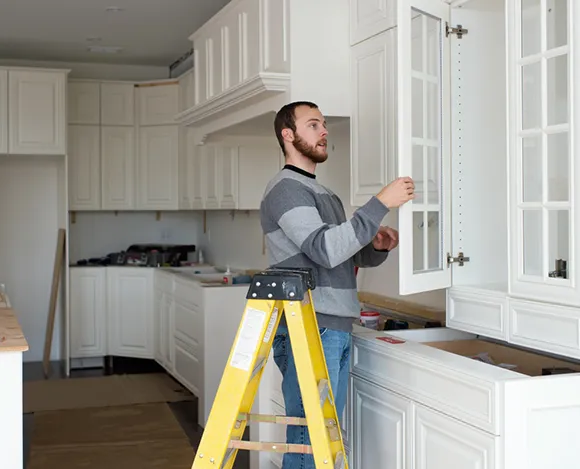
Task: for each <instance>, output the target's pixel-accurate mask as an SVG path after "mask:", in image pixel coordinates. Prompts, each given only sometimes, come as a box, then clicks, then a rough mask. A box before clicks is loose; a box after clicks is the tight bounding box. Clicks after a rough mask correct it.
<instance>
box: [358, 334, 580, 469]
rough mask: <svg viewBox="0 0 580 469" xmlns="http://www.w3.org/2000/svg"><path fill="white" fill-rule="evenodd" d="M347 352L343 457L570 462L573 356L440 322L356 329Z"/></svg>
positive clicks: (403, 461) (438, 468)
mask: <svg viewBox="0 0 580 469" xmlns="http://www.w3.org/2000/svg"><path fill="white" fill-rule="evenodd" d="M352 357H353V358H352V363H351V382H350V390H349V409H350V410H349V413H350V416H349V417H350V418H349V432H348V433H349V435H350V438H349V442H350V446H351V449H352V451H351V456H350V467H353V468H356V469H371V468H372V469H375V468H377V467H385V468H393V469H403V468H405V469H411V468H413V469H448V468H458V469H512V468H518V469H534V468H539V467H558V468H566V469H573V468H576V467H578V461H579V460H580V447H579V446H578V444H574V442H577V441H578V439H577V436H576V435H577V431H576V427H577V422H578V419H579V418H580V365H579V364H578V363H576V362H573V361H569V360H565V359H562V358H556V357H550V356H546V355H541V354H539V353H537V352H534V351H531V350H522V349H517V348H515V347H513V346H510V345H503V344H499V343H497V342H493V341H489V340H486V339H482V338H481V337H479V336H476V335H473V334H470V333H467V332H460V331H455V330H452V329H447V328H439V329H420V330H405V331H389V332H388V333H387V332H379V331H375V332H364V333H356V334H354V335H353V354H352ZM561 373H564V374H561Z"/></svg>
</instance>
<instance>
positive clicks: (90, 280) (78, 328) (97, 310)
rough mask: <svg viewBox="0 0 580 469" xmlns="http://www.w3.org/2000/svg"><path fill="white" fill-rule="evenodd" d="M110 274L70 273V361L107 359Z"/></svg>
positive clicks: (80, 269)
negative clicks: (108, 276) (108, 281)
mask: <svg viewBox="0 0 580 469" xmlns="http://www.w3.org/2000/svg"><path fill="white" fill-rule="evenodd" d="M106 274H107V270H106V269H105V268H103V267H75V268H72V269H70V292H71V293H70V357H71V358H72V359H77V358H85V357H87V358H89V357H104V356H105V355H107V350H108V348H107V347H108V343H107V275H106Z"/></svg>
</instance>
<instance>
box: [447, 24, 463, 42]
mask: <svg viewBox="0 0 580 469" xmlns="http://www.w3.org/2000/svg"><path fill="white" fill-rule="evenodd" d="M450 34H456V35H457V38H458V39H461V38H462V37H463V35H464V34H467V29H465V28H464V27H463V26H461V25H460V24H458V25H457V27H455V28H454V27H452V26H449V23H445V37H449V35H450Z"/></svg>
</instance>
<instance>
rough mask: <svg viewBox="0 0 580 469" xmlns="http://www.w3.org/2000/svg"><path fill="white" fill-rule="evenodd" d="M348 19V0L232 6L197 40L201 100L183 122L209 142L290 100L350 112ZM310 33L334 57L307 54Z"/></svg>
mask: <svg viewBox="0 0 580 469" xmlns="http://www.w3.org/2000/svg"><path fill="white" fill-rule="evenodd" d="M321 18H324V21H321ZM348 18H349V5H348V0H321V1H317V2H314V3H313V2H310V1H308V0H293V1H292V2H275V1H271V0H234V1H232V2H230V3H228V4H227V5H226V6H225V7H223V8H222V9H221V10H220V11H219V12H218V13H217V14H215V15H214V16H213V17H212V18H211V19H209V20H208V21H207V22H206V23H205V24H204V25H203V26H202V27H201V28H199V29H198V30H197V31H195V32H194V33H193V34H192V35H191V37H190V39H191V41H192V42H193V49H194V56H193V57H194V68H193V70H194V77H195V78H194V83H195V84H194V87H195V92H194V104H193V105H192V106H190V107H189V108H188V109H186V110H185V111H183V112H181V113H180V114H179V115H178V116H177V119H178V120H179V122H181V123H183V124H185V125H195V126H196V127H197V128H198V132H197V135H198V137H197V139H196V141H197V143H203V142H204V141H205V139H206V137H207V135H208V134H212V133H214V132H216V131H219V130H222V129H225V128H227V127H229V126H231V125H232V124H237V123H240V122H243V121H247V120H250V119H253V118H255V117H258V116H261V115H263V114H264V113H266V112H276V111H278V109H279V108H280V107H281V106H282V105H283V104H284V103H286V102H289V101H295V100H309V101H314V102H316V103H317V104H318V105H319V106H320V107H321V109H323V110H324V113H325V115H327V116H350V100H349V98H348V87H349V85H348V83H349V57H348V48H349V39H348V35H349V28H348ZM304 31H316V32H317V36H316V37H317V40H316V41H317V46H316V47H317V48H318V50H321V51H323V50H332V54H318V53H310V52H308V51H310V50H311V48H312V39H311V37H310V36H309V35H307V34H304ZM312 77H316V79H312ZM321 83H324V86H320V84H321Z"/></svg>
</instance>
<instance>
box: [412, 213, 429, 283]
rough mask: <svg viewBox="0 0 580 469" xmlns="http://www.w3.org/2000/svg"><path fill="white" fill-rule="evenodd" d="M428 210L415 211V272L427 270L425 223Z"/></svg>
mask: <svg viewBox="0 0 580 469" xmlns="http://www.w3.org/2000/svg"><path fill="white" fill-rule="evenodd" d="M426 215H427V213H426V212H413V272H414V273H417V272H422V271H424V270H425V235H424V234H423V233H424V231H425V225H426V224H427V222H426V220H424V219H425V218H427V217H426Z"/></svg>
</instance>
